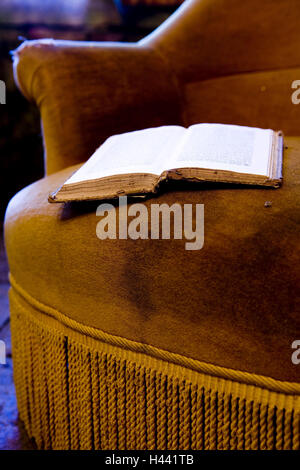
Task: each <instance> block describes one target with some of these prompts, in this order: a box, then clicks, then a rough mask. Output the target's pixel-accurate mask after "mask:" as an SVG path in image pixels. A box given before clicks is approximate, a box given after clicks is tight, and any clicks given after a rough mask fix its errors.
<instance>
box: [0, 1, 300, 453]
mask: <svg viewBox="0 0 300 470" xmlns="http://www.w3.org/2000/svg"><path fill="white" fill-rule="evenodd" d="M283 18H284V21H283V20H282V19H283ZM299 46H300V8H299V5H298V2H297V1H293V0H292V1H290V2H288V3H287V2H286V1H284V0H279V1H277V2H273V1H271V0H264V2H261V0H260V1H258V0H251V1H250V0H249V1H248V0H247V1H243V2H241V1H240V0H227V1H224V0H188V1H186V2H185V3H184V4H183V5H182V6H181V7H180V8H179V9H178V10H177V12H175V13H174V14H173V15H172V16H171V17H170V19H168V20H167V21H166V22H165V23H164V24H163V25H162V26H161V27H159V28H158V29H157V30H156V31H154V32H153V33H152V34H150V35H149V36H148V37H146V38H145V39H143V40H142V41H140V42H139V43H136V44H118V43H79V42H71V41H53V40H38V41H27V42H25V43H24V44H23V45H21V46H20V47H19V48H18V49H17V50H16V51H15V53H14V72H15V78H16V82H17V84H18V85H19V88H20V90H21V91H22V92H23V94H24V95H25V96H26V97H27V98H28V99H30V100H33V101H34V102H35V103H36V104H37V105H38V106H39V108H40V112H41V119H42V127H43V136H44V146H45V170H46V176H45V177H44V178H43V179H42V180H40V181H38V182H36V183H34V184H33V185H31V186H29V187H27V188H25V189H23V190H22V191H21V192H20V193H18V194H17V195H16V196H15V197H14V198H13V199H12V201H11V202H10V204H9V206H8V209H7V213H6V221H5V240H6V249H7V253H8V259H9V266H10V280H11V286H12V288H11V293H10V305H11V324H12V339H13V361H14V377H15V384H16V392H17V399H18V407H19V411H20V417H21V419H22V420H23V421H24V423H25V426H26V429H27V432H28V433H29V435H30V436H31V437H33V438H34V439H35V440H36V442H37V445H38V447H39V448H46V449H48V448H53V449H174V450H176V449H181V450H184V449H260V448H262V449H299V446H300V445H299V437H300V381H299V370H300V369H299V367H300V365H298V366H297V365H295V364H293V362H292V361H291V355H292V352H293V350H292V349H291V345H292V343H293V341H294V340H295V339H298V338H297V335H298V336H299V330H300V321H299V297H298V293H299V280H300V276H299V274H300V273H299V266H300V254H299V242H298V238H299V237H298V230H299V223H300V220H299V214H300V212H299V201H300V184H299V181H300V179H299V178H300V158H299V157H300V140H299V138H297V137H290V138H287V139H286V144H285V145H286V146H287V147H288V148H287V149H286V151H285V156H284V185H283V187H282V188H281V189H280V190H278V191H272V190H269V189H247V188H242V189H241V188H234V189H233V188H229V187H228V188H227V189H225V188H220V187H216V188H215V189H205V188H203V187H197V189H194V188H188V189H187V190H183V189H182V188H180V187H179V188H177V189H176V191H173V192H167V193H164V194H161V195H159V196H158V198H157V199H156V202H159V203H161V202H166V203H168V204H170V205H171V204H173V203H174V202H178V203H180V204H185V203H196V202H198V203H203V204H204V206H205V244H204V248H203V249H202V250H200V251H199V252H188V251H185V250H184V241H183V240H168V241H167V240H129V239H128V240H104V241H100V240H99V239H97V237H96V232H95V230H96V222H97V221H96V217H95V205H94V204H86V205H84V204H83V205H82V204H79V205H75V206H74V205H60V204H49V203H48V202H47V196H48V194H49V193H50V192H51V191H52V190H54V189H56V188H57V187H58V186H59V185H60V184H62V183H63V181H64V180H65V179H66V178H67V177H68V176H69V175H70V174H71V173H72V172H73V171H74V170H75V169H76V168H77V167H78V165H80V163H81V162H83V161H84V160H86V159H87V158H88V157H89V156H90V154H91V153H92V152H93V151H94V150H95V148H96V147H98V146H99V145H100V144H101V142H103V141H104V140H105V138H106V137H108V136H109V135H111V134H116V133H120V132H124V131H130V130H134V129H139V128H144V127H150V126H158V125H164V124H182V125H189V124H192V123H194V122H223V123H235V124H242V125H253V126H261V127H272V128H275V129H279V128H280V129H282V130H283V131H284V132H285V134H289V135H297V134H299V112H300V111H299V110H298V108H297V106H295V105H293V104H292V102H291V92H292V90H291V82H292V81H293V80H295V79H297V78H299V76H300V58H299V53H298V51H299ZM270 199H271V201H272V206H271V207H268V208H266V207H265V201H266V200H268V201H269V200H270ZM145 204H146V205H147V206H150V205H151V200H147V201H145Z"/></svg>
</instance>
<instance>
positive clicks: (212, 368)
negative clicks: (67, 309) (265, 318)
mask: <svg viewBox="0 0 300 470" xmlns="http://www.w3.org/2000/svg"><path fill="white" fill-rule="evenodd" d="M9 280H10V283H11V286H12V288H13V289H14V290H15V291H16V292H17V293H18V294H19V295H20V296H21V297H22V298H23V299H24V300H25V301H27V302H28V303H29V304H30V305H32V306H33V307H34V308H36V309H37V310H39V311H40V312H42V313H44V314H46V315H48V316H50V317H52V318H54V319H56V320H58V321H59V322H60V323H62V324H63V325H65V326H66V327H68V328H70V329H72V330H74V331H77V332H79V333H82V334H84V335H87V336H90V337H91V338H94V339H97V340H100V341H103V342H105V343H108V344H110V345H113V346H118V347H121V348H123V349H126V350H129V351H134V352H140V353H145V354H147V355H150V356H152V357H154V358H157V359H162V360H164V361H167V362H170V363H173V364H177V365H180V366H183V367H186V368H188V369H192V370H194V371H196V372H200V373H203V374H208V375H211V376H214V377H219V378H224V379H229V380H234V381H236V382H240V383H242V384H248V385H254V386H259V387H262V388H264V389H267V390H270V391H274V392H281V393H286V394H294V395H300V383H295V382H284V381H280V380H276V379H273V378H271V377H266V376H263V375H257V374H251V373H249V372H243V371H239V370H234V369H229V368H225V367H221V366H216V365H214V364H209V363H205V362H202V361H198V360H196V359H192V358H189V357H186V356H182V355H180V354H176V353H172V352H169V351H166V350H163V349H160V348H156V347H155V346H151V345H148V344H143V343H139V342H136V341H133V340H129V339H127V338H123V337H120V336H115V335H112V334H109V333H106V332H104V331H102V330H100V329H97V328H94V327H90V326H87V325H84V324H82V323H79V322H77V321H76V320H73V319H71V318H70V317H68V316H66V315H65V314H63V313H61V312H59V311H58V310H56V309H54V308H52V307H49V306H48V305H45V304H43V303H42V302H40V301H39V300H37V299H35V298H34V297H32V296H31V295H30V294H29V293H28V292H27V291H26V290H25V289H23V288H22V287H21V286H20V285H19V284H18V283H17V282H16V280H15V279H14V277H13V276H12V274H11V273H10V275H9Z"/></svg>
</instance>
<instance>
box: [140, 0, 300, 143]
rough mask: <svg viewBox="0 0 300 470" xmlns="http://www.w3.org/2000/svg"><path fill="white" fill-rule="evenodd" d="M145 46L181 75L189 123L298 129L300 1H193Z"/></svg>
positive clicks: (154, 34) (179, 78) (288, 131)
mask: <svg viewBox="0 0 300 470" xmlns="http://www.w3.org/2000/svg"><path fill="white" fill-rule="evenodd" d="M142 44H147V45H149V44H150V45H152V46H153V47H155V48H157V49H158V50H159V51H160V52H161V54H163V55H164V56H165V57H166V59H167V60H168V62H169V64H170V66H171V68H172V70H173V71H174V73H175V74H176V76H177V79H178V84H179V87H180V89H181V91H182V98H183V103H184V119H185V123H186V124H190V123H193V122H197V121H208V122H213V121H218V122H220V121H221V122H234V123H237V124H245V125H258V126H262V127H275V128H278V127H280V128H282V129H283V130H284V131H285V132H287V133H290V134H299V130H300V125H299V124H300V120H299V118H300V106H299V107H297V106H295V105H294V104H293V103H292V100H291V96H292V93H293V91H294V90H293V89H292V82H293V81H294V80H297V79H300V52H299V51H300V2H299V1H298V0H276V1H274V0H186V2H185V3H184V4H183V5H182V6H181V7H180V8H179V9H178V10H177V12H176V13H175V14H173V15H172V16H171V17H170V18H169V19H168V20H167V21H166V22H165V23H163V24H162V25H161V27H159V28H158V29H157V30H156V31H154V32H153V33H152V34H151V35H149V36H148V37H147V38H145V39H144V40H143V41H142Z"/></svg>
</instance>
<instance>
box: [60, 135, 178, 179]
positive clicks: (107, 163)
mask: <svg viewBox="0 0 300 470" xmlns="http://www.w3.org/2000/svg"><path fill="white" fill-rule="evenodd" d="M186 132H187V131H186V129H185V128H184V127H181V126H161V127H156V128H150V129H144V130H141V131H134V132H128V133H125V134H119V135H114V136H112V137H109V138H108V139H107V140H106V141H105V142H104V144H102V145H101V146H100V147H99V148H98V149H97V150H96V151H95V153H94V154H93V155H92V156H91V157H90V159H89V160H88V161H87V162H86V163H85V164H84V165H83V166H82V167H81V168H80V169H79V170H78V171H77V172H76V173H74V174H73V175H72V176H71V177H70V178H69V179H68V180H67V181H66V183H65V185H68V184H73V183H79V182H82V181H87V180H94V179H98V178H104V177H106V176H112V175H122V174H127V173H129V174H130V173H151V174H154V175H158V176H159V175H160V174H161V173H162V172H163V171H164V170H166V169H167V168H168V164H167V163H166V157H169V156H170V155H172V154H173V153H174V152H175V149H176V148H177V147H178V145H179V141H180V140H182V137H183V135H184V133H186Z"/></svg>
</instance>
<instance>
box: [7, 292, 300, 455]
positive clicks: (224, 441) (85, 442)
mask: <svg viewBox="0 0 300 470" xmlns="http://www.w3.org/2000/svg"><path fill="white" fill-rule="evenodd" d="M10 304H11V327H12V342H13V344H12V346H13V362H14V378H15V385H16V393H17V400H18V407H19V412H20V418H21V419H22V420H23V421H24V423H25V426H26V429H27V432H28V434H29V436H30V437H32V438H34V439H35V441H36V443H37V446H38V447H39V448H40V449H109V450H115V449H120V450H135V449H141V450H144V449H149V450H189V449H195V450H196V449H205V450H206V449H224V450H226V449H240V450H242V449H245V450H249V449H253V450H256V449H280V450H281V449H295V450H296V449H297V450H298V449H300V443H299V440H300V397H299V396H297V395H293V394H287V393H282V392H274V391H271V390H268V389H267V388H264V387H261V386H258V385H249V384H247V383H241V381H236V380H231V379H228V378H223V377H216V376H214V375H211V374H207V373H203V372H199V371H195V370H193V369H191V368H188V367H184V366H183V365H179V364H175V363H174V362H169V361H166V360H162V359H161V358H159V357H153V356H150V355H149V354H145V353H143V352H140V351H132V350H129V349H126V348H124V347H122V346H119V345H114V344H109V343H108V342H105V341H103V340H101V339H95V338H93V337H91V336H88V335H86V334H83V333H81V332H80V331H74V330H73V329H71V328H70V327H69V326H66V325H65V324H62V323H61V322H60V321H58V320H57V319H56V318H53V316H52V317H51V316H49V315H48V314H46V315H45V312H41V311H39V310H38V309H36V308H34V307H32V306H31V305H30V304H28V302H27V301H26V300H25V299H24V298H22V297H20V295H18V293H17V292H16V291H15V289H12V290H11V292H10ZM219 369H221V368H219ZM240 374H241V377H242V376H243V374H245V373H243V372H240ZM248 375H251V374H248ZM265 379H268V377H266V378H265ZM270 380H272V381H273V382H275V383H276V381H274V380H273V379H270ZM273 382H272V384H273ZM282 383H284V384H285V383H286V382H279V385H280V384H282Z"/></svg>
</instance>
